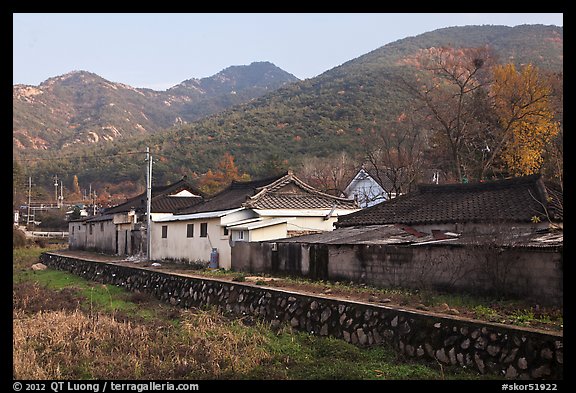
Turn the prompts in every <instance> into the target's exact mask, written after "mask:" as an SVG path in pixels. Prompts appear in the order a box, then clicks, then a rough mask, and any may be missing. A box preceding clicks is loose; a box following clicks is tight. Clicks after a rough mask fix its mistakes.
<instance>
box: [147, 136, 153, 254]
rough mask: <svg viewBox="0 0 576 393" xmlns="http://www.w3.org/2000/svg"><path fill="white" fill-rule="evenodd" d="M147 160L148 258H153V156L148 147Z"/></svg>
mask: <svg viewBox="0 0 576 393" xmlns="http://www.w3.org/2000/svg"><path fill="white" fill-rule="evenodd" d="M146 161H147V163H148V166H147V169H146V218H147V221H146V225H147V226H146V252H147V260H148V261H151V260H152V217H151V213H152V211H151V210H152V156H151V155H150V148H149V147H146Z"/></svg>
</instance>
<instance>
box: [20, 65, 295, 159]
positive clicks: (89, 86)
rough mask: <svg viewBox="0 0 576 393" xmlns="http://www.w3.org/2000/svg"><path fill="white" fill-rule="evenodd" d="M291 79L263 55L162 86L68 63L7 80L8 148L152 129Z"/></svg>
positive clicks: (61, 144) (48, 146)
mask: <svg viewBox="0 0 576 393" xmlns="http://www.w3.org/2000/svg"><path fill="white" fill-rule="evenodd" d="M295 81H298V78H296V77H295V76H293V75H291V74H289V73H288V72H286V71H283V70H282V69H280V68H278V67H276V66H275V65H274V64H272V63H269V62H255V63H252V64H250V65H247V66H232V67H229V68H226V69H225V70H223V71H221V72H219V73H217V74H216V75H213V76H211V77H208V78H202V79H189V80H186V81H184V82H182V83H180V84H178V85H176V86H173V87H171V88H170V89H168V90H166V91H154V90H151V89H141V88H134V87H131V86H128V85H125V84H122V83H114V82H110V81H108V80H106V79H104V78H102V77H100V76H98V75H96V74H93V73H90V72H86V71H73V72H70V73H68V74H65V75H62V76H58V77H54V78H50V79H48V80H46V81H45V82H43V83H41V84H40V85H39V86H27V85H15V86H14V88H13V140H14V148H15V149H17V150H27V149H33V150H54V149H58V150H59V149H65V148H68V147H70V146H72V145H78V144H80V145H81V144H94V143H98V142H102V141H114V140H118V139H122V138H131V137H134V136H137V135H148V134H153V133H155V132H158V131H160V130H162V129H165V128H168V127H170V126H173V125H175V124H184V123H187V122H191V121H195V120H198V119H200V118H202V117H205V116H207V115H210V114H213V113H217V112H219V111H222V110H224V109H226V108H229V107H232V106H233V105H237V104H240V103H244V102H247V101H249V100H251V99H254V98H257V97H259V96H261V95H263V94H266V93H268V92H270V91H273V90H275V89H277V88H279V87H281V86H283V85H285V84H288V83H292V82H295Z"/></svg>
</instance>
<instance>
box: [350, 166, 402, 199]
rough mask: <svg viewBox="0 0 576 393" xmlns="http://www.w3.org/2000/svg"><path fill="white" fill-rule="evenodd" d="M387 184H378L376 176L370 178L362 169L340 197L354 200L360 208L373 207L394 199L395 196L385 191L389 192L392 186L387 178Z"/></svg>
mask: <svg viewBox="0 0 576 393" xmlns="http://www.w3.org/2000/svg"><path fill="white" fill-rule="evenodd" d="M385 180H386V182H387V184H384V185H383V184H380V181H378V180H377V177H376V176H371V175H370V174H369V173H368V171H367V170H366V169H364V167H362V168H360V170H359V171H358V172H357V173H356V175H354V177H353V178H352V180H350V182H349V183H348V185H347V186H346V188H345V189H344V191H343V193H342V195H341V196H342V197H345V198H348V199H350V200H355V201H357V203H358V206H359V207H360V208H366V207H370V206H374V205H376V204H378V203H380V202H384V201H386V200H388V199H391V198H394V197H395V196H396V195H395V194H393V193H389V192H387V191H386V190H391V189H392V185H391V184H388V183H390V181H389V179H388V178H385Z"/></svg>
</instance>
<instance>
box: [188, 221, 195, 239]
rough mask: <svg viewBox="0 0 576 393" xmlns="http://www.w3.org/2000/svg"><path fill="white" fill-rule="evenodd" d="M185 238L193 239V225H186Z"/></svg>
mask: <svg viewBox="0 0 576 393" xmlns="http://www.w3.org/2000/svg"><path fill="white" fill-rule="evenodd" d="M186 237H194V224H187V225H186Z"/></svg>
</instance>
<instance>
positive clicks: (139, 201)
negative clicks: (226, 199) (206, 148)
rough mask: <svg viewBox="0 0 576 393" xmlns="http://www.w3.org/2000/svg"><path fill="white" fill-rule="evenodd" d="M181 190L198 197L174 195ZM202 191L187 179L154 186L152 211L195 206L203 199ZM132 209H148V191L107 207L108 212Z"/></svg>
mask: <svg viewBox="0 0 576 393" xmlns="http://www.w3.org/2000/svg"><path fill="white" fill-rule="evenodd" d="M181 191H189V192H191V193H192V194H194V195H198V196H197V197H179V196H173V195H174V194H177V193H179V192H181ZM202 195H203V194H202V193H201V192H200V191H198V190H196V189H195V188H194V187H192V186H191V185H190V184H189V183H188V182H187V181H186V180H185V179H182V180H179V181H177V182H176V183H172V184H168V185H166V186H153V187H152V201H151V203H150V205H151V206H150V207H151V210H152V213H174V212H176V211H178V210H180V209H183V208H186V207H189V206H193V205H195V204H198V203H200V202H201V201H202V200H203V197H202ZM131 209H134V210H136V211H137V212H139V213H143V212H145V211H146V192H143V193H142V194H140V195H137V196H135V197H133V198H130V199H128V200H127V201H126V202H124V203H121V204H119V205H116V206H113V207H111V208H108V209H106V211H105V213H106V214H114V213H124V212H128V211H130V210H131Z"/></svg>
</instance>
